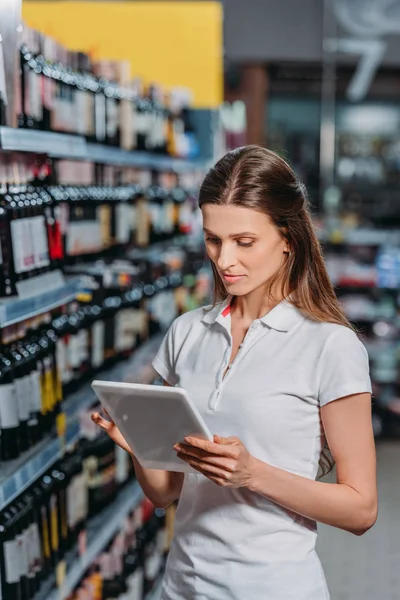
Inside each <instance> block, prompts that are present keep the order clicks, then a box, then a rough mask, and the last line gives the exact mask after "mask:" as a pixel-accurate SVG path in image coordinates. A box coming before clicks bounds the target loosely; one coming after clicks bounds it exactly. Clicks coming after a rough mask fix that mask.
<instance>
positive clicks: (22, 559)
mask: <svg viewBox="0 0 400 600" xmlns="http://www.w3.org/2000/svg"><path fill="white" fill-rule="evenodd" d="M17 547H18V550H17V552H18V563H17V564H18V567H19V575H20V577H27V576H28V573H29V558H28V539H27V536H26V532H25V531H24V532H23V533H21V534H20V535H18V536H17Z"/></svg>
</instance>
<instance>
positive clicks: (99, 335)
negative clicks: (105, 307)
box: [90, 304, 105, 371]
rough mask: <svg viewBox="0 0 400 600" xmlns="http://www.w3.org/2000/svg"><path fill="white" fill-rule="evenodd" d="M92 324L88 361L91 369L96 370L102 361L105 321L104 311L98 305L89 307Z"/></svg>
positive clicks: (101, 364)
mask: <svg viewBox="0 0 400 600" xmlns="http://www.w3.org/2000/svg"><path fill="white" fill-rule="evenodd" d="M91 313H92V320H93V321H92V324H91V328H90V362H91V368H92V370H93V371H97V370H98V369H100V368H101V367H102V366H103V363H104V348H105V323H104V313H103V311H102V309H101V308H100V306H98V305H96V304H95V305H93V306H92V307H91Z"/></svg>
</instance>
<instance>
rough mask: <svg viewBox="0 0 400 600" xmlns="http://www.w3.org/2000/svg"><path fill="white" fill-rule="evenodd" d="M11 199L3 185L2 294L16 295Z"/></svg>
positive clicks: (0, 203)
mask: <svg viewBox="0 0 400 600" xmlns="http://www.w3.org/2000/svg"><path fill="white" fill-rule="evenodd" d="M10 200H11V196H10V195H9V194H8V190H7V188H6V186H4V185H2V186H1V189H0V244H1V257H2V272H3V280H2V283H1V294H2V296H14V295H15V294H16V282H17V276H16V271H15V263H14V254H13V249H12V235H11V225H10V221H11V207H10Z"/></svg>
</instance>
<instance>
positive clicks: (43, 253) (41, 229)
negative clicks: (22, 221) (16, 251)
mask: <svg viewBox="0 0 400 600" xmlns="http://www.w3.org/2000/svg"><path fill="white" fill-rule="evenodd" d="M30 222H31V223H30V225H31V235H32V238H33V240H34V245H33V250H34V257H35V259H34V261H35V266H36V268H37V269H41V268H43V267H47V266H48V265H49V264H50V260H49V242H48V239H47V231H46V222H45V218H44V216H43V215H40V216H38V217H33V218H32V219H30Z"/></svg>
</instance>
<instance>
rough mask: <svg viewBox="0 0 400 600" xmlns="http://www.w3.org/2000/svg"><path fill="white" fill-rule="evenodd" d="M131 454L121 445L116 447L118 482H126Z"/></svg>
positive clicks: (116, 474)
mask: <svg viewBox="0 0 400 600" xmlns="http://www.w3.org/2000/svg"><path fill="white" fill-rule="evenodd" d="M129 461H130V458H129V454H128V453H127V452H125V450H123V449H122V448H121V447H120V446H116V447H115V466H116V470H115V478H116V480H117V482H118V483H124V482H125V481H126V480H127V479H128V475H129Z"/></svg>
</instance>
